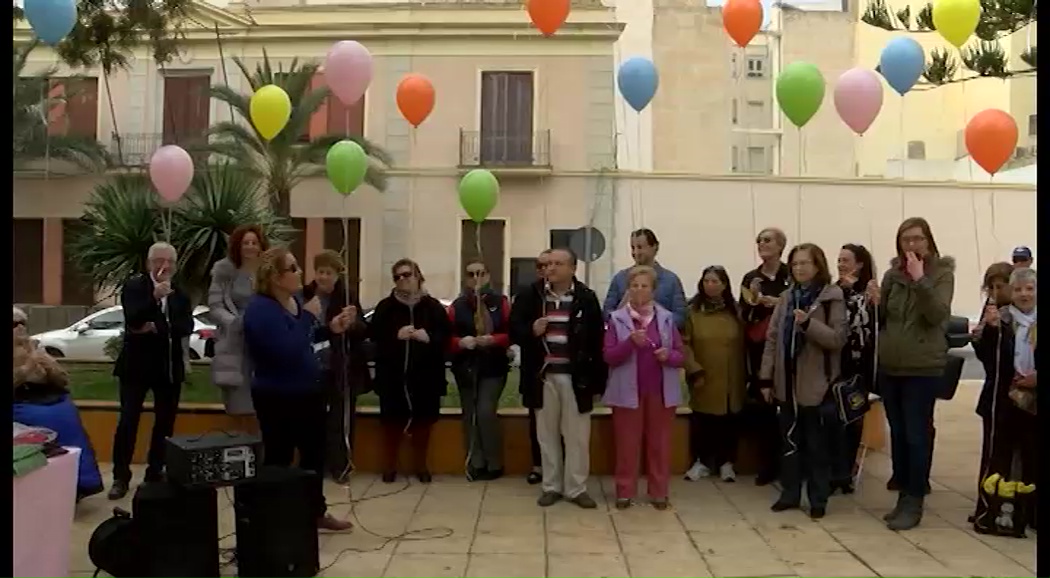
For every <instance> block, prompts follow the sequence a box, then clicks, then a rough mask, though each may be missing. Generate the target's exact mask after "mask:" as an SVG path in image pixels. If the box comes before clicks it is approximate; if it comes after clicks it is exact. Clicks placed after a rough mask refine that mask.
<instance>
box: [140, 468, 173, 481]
mask: <svg viewBox="0 0 1050 578" xmlns="http://www.w3.org/2000/svg"><path fill="white" fill-rule="evenodd" d="M166 477H167V476H165V475H164V472H159V473H158V472H151V471H149V470H146V476H145V477H144V478H143V479H142V481H143V482H145V483H147V484H153V483H156V482H163V481H164V479H165V478H166Z"/></svg>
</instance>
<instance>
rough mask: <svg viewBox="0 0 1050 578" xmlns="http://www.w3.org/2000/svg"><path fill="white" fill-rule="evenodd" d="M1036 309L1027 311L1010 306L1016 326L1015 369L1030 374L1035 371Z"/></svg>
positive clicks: (1023, 373) (1020, 372)
mask: <svg viewBox="0 0 1050 578" xmlns="http://www.w3.org/2000/svg"><path fill="white" fill-rule="evenodd" d="M1035 313H1036V310H1035V309H1034V308H1033V309H1032V312H1031V313H1025V312H1024V311H1021V310H1020V309H1018V308H1017V307H1015V306H1013V305H1011V306H1010V315H1011V316H1012V317H1013V326H1014V371H1016V372H1017V373H1019V374H1021V375H1028V374H1030V373H1032V372H1033V371H1035V332H1036V315H1035Z"/></svg>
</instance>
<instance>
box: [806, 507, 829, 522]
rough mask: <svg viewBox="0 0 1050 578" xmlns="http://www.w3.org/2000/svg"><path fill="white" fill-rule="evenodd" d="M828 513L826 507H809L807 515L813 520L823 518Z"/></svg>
mask: <svg viewBox="0 0 1050 578" xmlns="http://www.w3.org/2000/svg"><path fill="white" fill-rule="evenodd" d="M827 513H828V511H827V508H810V509H809V517H810V518H812V519H814V520H819V519H821V518H823V517H824V516H825V515H826V514H827Z"/></svg>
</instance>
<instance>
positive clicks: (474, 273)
mask: <svg viewBox="0 0 1050 578" xmlns="http://www.w3.org/2000/svg"><path fill="white" fill-rule="evenodd" d="M485 274H486V272H485V271H467V277H470V278H471V279H477V278H479V277H484V276H485Z"/></svg>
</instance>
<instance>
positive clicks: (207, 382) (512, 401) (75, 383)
mask: <svg viewBox="0 0 1050 578" xmlns="http://www.w3.org/2000/svg"><path fill="white" fill-rule="evenodd" d="M64 365H65V368H66V370H67V371H68V372H69V383H70V385H69V389H70V391H71V392H72V394H73V398H74V399H79V400H92V401H117V400H118V399H119V396H118V392H117V378H115V377H113V364H112V363H79V362H74V363H65V364H64ZM448 383H449V386H448V395H446V396H445V397H444V398H442V401H441V405H442V406H443V407H459V390H458V389H456V381H455V380H454V379H452V374H451V372H450V373H449V374H448ZM147 399H152V396H149V397H147ZM182 402H183V403H220V404H221V403H222V394H221V393H220V392H219V388H217V387H215V386H214V385H212V384H211V372H210V369H209V368H208V367H207V366H203V365H194V366H193V371H192V372H191V373H190V378H189V380H188V382H187V383H184V384H183V385H182ZM357 405H359V406H378V405H379V397H378V396H376V394H375V393H369V394H365V395H362V396H361V397H359V398H358V401H357ZM500 407H521V396H520V395H518V372H517V371H511V372H510V375H509V376H507V387H506V388H504V389H503V397H502V398H501V399H500Z"/></svg>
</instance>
